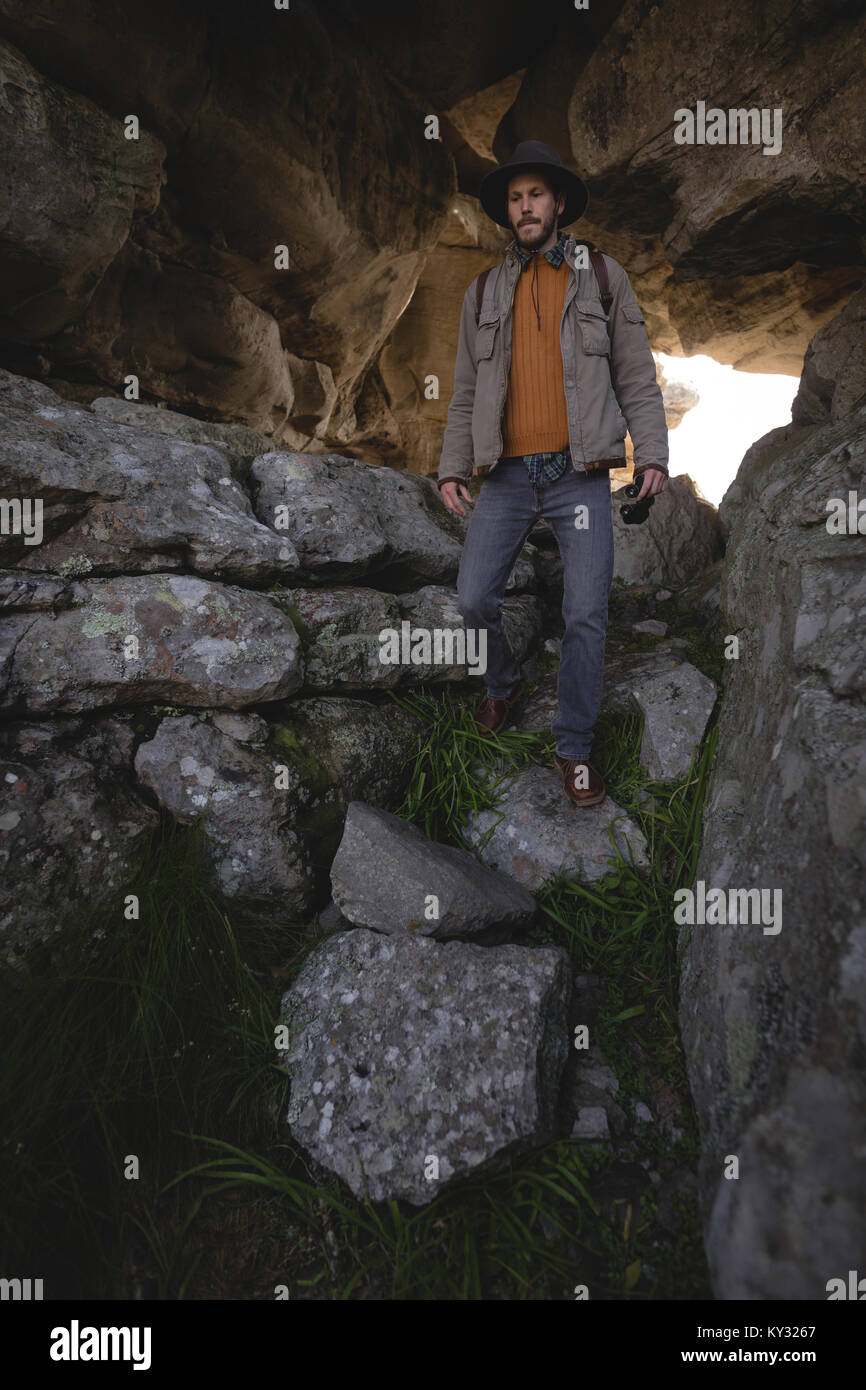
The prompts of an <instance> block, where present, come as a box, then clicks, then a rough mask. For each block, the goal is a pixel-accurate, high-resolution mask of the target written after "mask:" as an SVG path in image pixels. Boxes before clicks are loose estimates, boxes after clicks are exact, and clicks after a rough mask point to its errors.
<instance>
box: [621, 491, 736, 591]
mask: <svg viewBox="0 0 866 1390" xmlns="http://www.w3.org/2000/svg"><path fill="white" fill-rule="evenodd" d="M620 491H621V489H617V490H616V491H615V492H614V494H613V539H614V571H613V572H614V576H615V577H616V578H620V579H622V580H623V581H624V582H625V583H626V584H632V585H640V586H644V585H647V586H652V589H653V590H654V589H657V588H658V587H659V585H664V586H665V587H669V588H673V589H679V588H680V587H681V586H682V585H684V584H686V583H688V581H689V580H690V579H693V578H694V577H695V576H696V575H698V574H701V573H702V572H703V571H704V570H705V569H706V568H707V566H708V565H711V564H712V563H713V561H715V560H717V559H718V558H719V557H720V556H721V554H722V551H723V549H724V545H723V541H722V533H721V530H720V526H719V517H718V512H717V510H716V508H715V507H714V506H713V505H712V503H710V502H707V500H706V499H705V498H704V497H702V496H701V495H700V493H699V492H698V489H697V487H696V485H695V484H694V483H693V482H692V480H691V478H690V477H689V476H688V474H687V473H680V474H678V475H677V476H676V477H675V478H670V479H669V480H668V484H667V487H666V488H665V490H664V492H663V493H662V495H661V496H660V497H657V498H656V500H655V502H654V504H653V506H652V507H651V508H650V513H649V516H648V517H647V519H646V521H644V522H641V523H640V525H638V526H627V525H626V523H625V522H624V521H623V519H622V517H621V516H620V510H619V509H620V506H621V505H622V504H623V501H624V500H625V499H623V498H622V497H620V496H619V492H620Z"/></svg>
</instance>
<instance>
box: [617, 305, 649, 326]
mask: <svg viewBox="0 0 866 1390" xmlns="http://www.w3.org/2000/svg"><path fill="white" fill-rule="evenodd" d="M622 312H623V313H624V314H625V316H626V318H627V319H628V321H629V323H643V322H644V316H643V314H642V313H641V311H640V306H639V305H637V304H623V306H622Z"/></svg>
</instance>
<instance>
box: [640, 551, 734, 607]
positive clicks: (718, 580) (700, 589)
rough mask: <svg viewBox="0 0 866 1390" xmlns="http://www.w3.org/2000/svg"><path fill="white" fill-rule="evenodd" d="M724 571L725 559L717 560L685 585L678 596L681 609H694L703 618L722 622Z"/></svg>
mask: <svg viewBox="0 0 866 1390" xmlns="http://www.w3.org/2000/svg"><path fill="white" fill-rule="evenodd" d="M724 569H725V561H724V559H720V560H716V561H715V562H714V563H713V564H712V565H710V566H709V568H708V569H706V570H704V571H703V573H702V574H699V575H697V576H696V578H694V579H692V580H690V581H689V583H688V584H685V585H683V588H682V589H681V590H680V592H679V594H678V596H677V597H678V601H679V604H680V607H682V608H692V609H694V610H695V611H696V612H697V613H699V614H700V616H701V617H703V618H707V619H713V620H718V621H720V620H721V604H722V577H723V574H724ZM656 598H658V594H656Z"/></svg>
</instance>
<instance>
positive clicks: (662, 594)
mask: <svg viewBox="0 0 866 1390" xmlns="http://www.w3.org/2000/svg"><path fill="white" fill-rule="evenodd" d="M673 596H674V591H673V589H658V590H657V591H656V594H655V601H656V603H666V602H667V600H668V599H669V598H673Z"/></svg>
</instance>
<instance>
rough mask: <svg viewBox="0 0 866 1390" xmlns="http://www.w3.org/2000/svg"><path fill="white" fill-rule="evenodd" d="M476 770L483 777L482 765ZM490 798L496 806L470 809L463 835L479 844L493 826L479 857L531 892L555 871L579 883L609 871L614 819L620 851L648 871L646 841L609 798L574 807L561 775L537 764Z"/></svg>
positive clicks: (502, 786)
mask: <svg viewBox="0 0 866 1390" xmlns="http://www.w3.org/2000/svg"><path fill="white" fill-rule="evenodd" d="M478 771H479V774H480V775H483V769H481V768H479V769H478ZM494 796H495V799H496V802H495V809H494V810H487V811H478V812H473V814H472V815H470V817H469V819H468V820H467V821H466V823H465V825H464V826H463V827H462V833H463V835H464V836H465V837H466V840H467V841H468V843H470V844H474V845H481V842H482V841H483V839H484V837H485V835H486V834H487V832H488V831H490V830H491V828H492V834H491V835H490V838H489V839H488V840H487V842H486V844H484V846H483V848H481V851H480V852H481V858H482V860H483V861H484V863H485V864H489V865H490V867H491V868H493V869H500V870H501V871H502V872H503V873H506V874H510V875H511V877H512V878H514V879H516V880H517V882H518V883H523V884H525V885H526V887H527V888H529V889H530V890H531V891H534V890H535V889H537V888H539V887H540V886H541V884H542V882H543V881H544V879H546V878H548V877H550V875H552V874H556V873H562V874H564V876H565V877H566V878H567V879H574V880H576V881H578V882H580V883H594V882H596V881H597V880H598V879H600V878H603V877H604V875H605V874H607V873H611V872H612V870H613V869H614V855H613V850H612V848H611V843H610V836H609V834H608V831H609V829H610V826H611V824H612V823H613V825H614V831H613V833H614V841H615V843H616V845H617V848H618V849H619V850H620V852H621V853H622V854H623V855H624V856H625V858H626V859H631V861H632V862H633V864H634V867H635V869H636V870H637V872H638V873H640V874H647V873H648V872H649V855H648V852H647V843H646V839H645V838H644V836H643V834H642V832H641V830H640V828H639V827H638V826H637V825H636V824H635V822H634V821H633V820H631V819H630V818H629V817H628V816H626V815H625V814H624V812H623V811H622V808H621V807H619V806H617V804H616V802H615V801H613V800H612V799H611V798H610V797H609V796H606V797H605V799H604V801H602V802H600V803H599V805H598V806H573V805H572V804H571V802H570V801H568V800H567V798H566V796H565V792H564V791H563V789H562V779H561V778H560V776H559V774H558V773H557V772H555V771H553V770H548V769H547V768H543V767H535V766H533V767H530V768H527V769H526V770H525V771H523V772H520V773H518V774H517V776H516V777H514V778H511V779H506V780H505V781H504V782H503V783H502V784H501V785H500V786H498V787H497V788H496V789H495V791H494Z"/></svg>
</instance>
